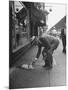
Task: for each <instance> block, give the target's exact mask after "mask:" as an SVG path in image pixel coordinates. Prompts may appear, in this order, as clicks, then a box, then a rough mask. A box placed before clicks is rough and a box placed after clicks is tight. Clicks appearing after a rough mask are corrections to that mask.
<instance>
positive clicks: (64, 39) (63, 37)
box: [61, 28, 66, 53]
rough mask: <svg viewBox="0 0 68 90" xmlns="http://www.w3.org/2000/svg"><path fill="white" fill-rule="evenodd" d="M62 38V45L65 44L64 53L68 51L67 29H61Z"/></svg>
mask: <svg viewBox="0 0 68 90" xmlns="http://www.w3.org/2000/svg"><path fill="white" fill-rule="evenodd" d="M61 38H62V45H63V53H66V29H64V28H63V29H62V30H61Z"/></svg>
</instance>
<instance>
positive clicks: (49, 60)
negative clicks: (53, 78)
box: [42, 48, 53, 67]
mask: <svg viewBox="0 0 68 90" xmlns="http://www.w3.org/2000/svg"><path fill="white" fill-rule="evenodd" d="M42 55H43V60H44V62H45V66H47V67H51V66H52V63H53V56H52V55H51V54H50V53H49V52H48V50H47V49H46V48H44V49H43V51H42Z"/></svg>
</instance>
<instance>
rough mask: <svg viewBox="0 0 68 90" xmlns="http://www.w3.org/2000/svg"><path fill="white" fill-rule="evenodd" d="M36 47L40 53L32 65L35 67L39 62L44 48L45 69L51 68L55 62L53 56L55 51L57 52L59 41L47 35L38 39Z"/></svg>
mask: <svg viewBox="0 0 68 90" xmlns="http://www.w3.org/2000/svg"><path fill="white" fill-rule="evenodd" d="M36 45H37V46H38V52H37V55H36V58H35V60H34V61H33V62H32V65H34V64H35V62H36V61H37V60H38V58H39V56H40V54H41V49H42V47H44V48H43V51H42V55H43V59H45V65H44V66H43V67H48V68H51V67H52V62H53V56H52V55H53V52H54V50H56V49H57V47H58V45H59V40H58V39H57V38H56V37H54V36H51V35H48V34H45V35H43V36H42V37H39V38H36ZM45 57H46V58H45Z"/></svg>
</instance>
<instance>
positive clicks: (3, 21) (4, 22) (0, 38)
mask: <svg viewBox="0 0 68 90" xmlns="http://www.w3.org/2000/svg"><path fill="white" fill-rule="evenodd" d="M17 1H18V0H17ZM23 1H32V2H37V1H40V2H44V1H45V2H47V3H62V4H64V3H67V5H68V0H23ZM8 3H9V2H8V0H1V1H0V90H7V88H6V87H8V84H9V4H8ZM67 8H68V6H67ZM67 12H68V9H67ZM67 25H68V20H67ZM67 33H68V31H67ZM67 39H68V36H67ZM67 45H68V43H67ZM67 68H68V61H67ZM67 75H68V72H67ZM67 81H68V78H67ZM34 89H35V90H41V89H42V90H45V89H47V90H49V89H50V90H51V89H52V90H54V89H56V90H57V89H62V90H64V89H67V87H51V88H49V87H47V88H34ZM17 90H18V89H17Z"/></svg>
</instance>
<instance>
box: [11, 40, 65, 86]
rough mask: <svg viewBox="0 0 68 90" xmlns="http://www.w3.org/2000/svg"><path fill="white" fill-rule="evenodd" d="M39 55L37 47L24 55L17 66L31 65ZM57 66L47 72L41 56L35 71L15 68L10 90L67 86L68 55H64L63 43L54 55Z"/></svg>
mask: <svg viewBox="0 0 68 90" xmlns="http://www.w3.org/2000/svg"><path fill="white" fill-rule="evenodd" d="M36 53H37V47H32V48H31V49H30V50H29V51H28V52H27V53H26V54H25V55H23V56H22V57H21V58H20V59H19V61H18V62H17V63H16V64H15V66H19V65H21V64H24V63H27V64H29V63H30V62H31V61H32V60H33V59H34V58H35V55H36ZM54 58H55V60H56V63H57V65H56V66H54V67H53V68H52V70H46V69H45V68H43V67H42V65H43V63H44V62H43V61H42V56H40V58H39V61H37V63H36V66H35V69H34V70H24V69H19V68H15V67H13V70H12V72H11V73H10V88H34V87H52V86H65V85H66V55H65V54H63V53H62V43H61V41H60V45H59V47H58V49H57V50H56V51H55V53H54Z"/></svg>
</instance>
